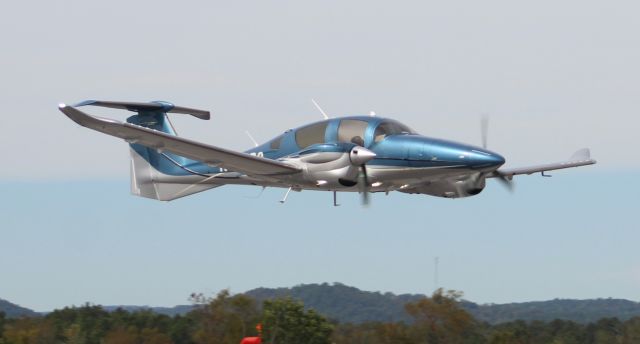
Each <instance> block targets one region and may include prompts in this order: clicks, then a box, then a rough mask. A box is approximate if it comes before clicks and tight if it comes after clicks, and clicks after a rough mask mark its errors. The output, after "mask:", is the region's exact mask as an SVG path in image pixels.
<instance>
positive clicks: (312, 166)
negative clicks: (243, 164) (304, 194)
mask: <svg viewBox="0 0 640 344" xmlns="http://www.w3.org/2000/svg"><path fill="white" fill-rule="evenodd" d="M375 156H376V154H375V153H374V152H372V151H370V150H368V149H366V148H364V147H362V146H358V145H355V144H352V143H320V144H316V145H312V146H309V147H307V148H305V149H303V150H302V151H300V152H298V153H296V154H293V155H291V156H289V157H287V158H285V159H284V160H285V161H287V162H289V163H292V164H295V165H296V166H298V167H300V168H302V170H303V176H304V180H305V182H306V183H309V184H314V185H316V186H317V187H320V188H324V189H332V190H335V189H341V188H349V187H353V186H355V185H356V184H357V183H358V173H359V171H360V168H361V166H362V165H364V164H365V163H367V162H368V161H370V160H371V159H373V158H374V157H375Z"/></svg>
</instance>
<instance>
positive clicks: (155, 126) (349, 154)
mask: <svg viewBox="0 0 640 344" xmlns="http://www.w3.org/2000/svg"><path fill="white" fill-rule="evenodd" d="M87 105H93V106H102V107H108V108H116V109H126V110H129V111H132V112H135V113H136V114H135V115H133V116H131V117H129V118H127V121H126V123H122V122H118V121H115V120H111V119H106V118H101V117H94V116H91V115H88V114H86V113H84V112H82V111H80V110H78V108H79V107H82V106H87ZM59 109H60V111H62V112H63V113H64V114H65V115H67V116H68V117H69V118H71V119H72V120H73V121H75V122H76V123H78V124H80V125H81V126H84V127H87V128H90V129H93V130H97V131H99V132H102V133H105V134H108V135H112V136H115V137H119V138H121V139H124V140H125V141H126V142H128V143H129V147H130V154H131V192H132V193H133V194H135V195H138V196H142V197H147V198H152V199H157V200H161V201H170V200H173V199H176V198H180V197H184V196H187V195H191V194H194V193H197V192H200V191H204V190H207V189H211V188H215V187H218V186H222V185H226V184H242V185H257V186H262V187H282V188H287V189H288V190H287V192H286V194H285V196H284V198H283V200H282V201H281V202H283V203H284V201H285V200H286V198H287V196H288V195H289V192H290V191H291V190H294V191H301V190H321V191H332V192H333V201H334V205H337V203H336V192H360V193H361V194H362V198H363V203H364V204H367V203H368V193H369V192H386V193H388V192H390V191H399V192H404V193H410V194H427V195H432V196H438V197H447V198H459V197H467V196H473V195H477V194H479V193H480V192H481V191H482V190H483V189H484V188H485V180H486V179H487V178H496V179H497V180H498V181H501V182H503V183H504V184H505V185H506V186H507V187H509V188H510V189H511V185H512V184H511V180H512V178H513V176H515V175H520V174H532V173H536V172H540V173H541V174H542V175H543V176H544V175H545V174H544V172H546V171H551V170H557V169H563V168H569V167H578V166H584V165H591V164H595V163H596V161H595V160H593V159H591V158H590V154H589V150H588V149H586V148H585V149H581V150H579V151H577V152H576V153H574V154H573V155H572V156H571V158H569V160H567V161H563V162H559V163H552V164H544V165H536V166H530V167H523V168H512V169H500V167H501V166H502V165H503V164H504V162H505V159H504V158H503V157H502V156H500V155H499V154H496V153H494V152H491V151H489V150H487V149H486V132H487V129H486V128H487V126H486V121H485V122H483V126H482V128H483V129H482V138H483V139H482V141H483V148H478V147H474V146H470V145H466V144H461V143H456V142H451V141H445V140H440V139H434V138H429V137H426V136H422V135H419V134H417V133H416V132H414V131H413V130H411V129H410V128H409V127H407V126H405V125H404V124H402V123H400V122H398V121H395V120H393V119H387V118H381V117H375V116H351V117H341V118H329V117H328V116H326V114H324V112H322V113H323V115H324V116H325V120H323V121H320V122H316V123H312V124H308V125H305V126H302V127H299V128H296V129H290V130H287V131H285V132H284V133H283V134H281V135H279V136H277V137H276V138H274V139H272V140H270V141H268V142H266V143H264V144H262V145H258V144H256V147H255V148H252V149H249V150H247V151H245V152H237V151H232V150H228V149H224V148H220V147H216V146H211V145H208V144H205V143H200V142H196V141H192V140H189V139H186V138H182V137H178V136H177V135H176V132H175V129H174V128H173V126H172V124H171V122H170V121H169V118H168V116H167V114H168V113H180V114H189V115H192V116H194V117H196V118H199V119H203V120H208V119H209V118H210V113H209V112H208V111H204V110H197V109H192V108H186V107H181V106H175V105H173V104H171V103H168V102H162V101H155V102H150V103H132V102H112V101H97V100H88V101H84V102H81V103H79V104H77V105H74V106H69V105H65V104H60V105H59ZM320 110H321V109H320ZM321 111H322V110H321Z"/></svg>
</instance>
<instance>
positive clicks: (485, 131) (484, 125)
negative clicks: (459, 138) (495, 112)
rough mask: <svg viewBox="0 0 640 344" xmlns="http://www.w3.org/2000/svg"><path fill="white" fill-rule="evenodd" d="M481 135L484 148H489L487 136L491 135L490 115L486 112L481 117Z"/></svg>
mask: <svg viewBox="0 0 640 344" xmlns="http://www.w3.org/2000/svg"><path fill="white" fill-rule="evenodd" d="M480 135H481V137H482V148H484V149H487V137H488V135H489V115H487V114H484V115H482V118H481V119H480Z"/></svg>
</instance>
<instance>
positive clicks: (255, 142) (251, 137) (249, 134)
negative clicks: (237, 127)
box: [244, 130, 258, 147]
mask: <svg viewBox="0 0 640 344" xmlns="http://www.w3.org/2000/svg"><path fill="white" fill-rule="evenodd" d="M244 132H245V134H247V136H249V140H251V142H253V144H254V145H256V147H258V141H256V140H255V139H254V138H253V136H251V133H250V132H249V130H245V131H244Z"/></svg>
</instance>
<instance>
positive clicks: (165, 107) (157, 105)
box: [74, 100, 211, 120]
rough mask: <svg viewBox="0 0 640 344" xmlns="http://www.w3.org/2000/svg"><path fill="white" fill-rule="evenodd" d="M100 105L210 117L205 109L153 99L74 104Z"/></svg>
mask: <svg viewBox="0 0 640 344" xmlns="http://www.w3.org/2000/svg"><path fill="white" fill-rule="evenodd" d="M87 105H91V106H101V107H107V108H112V109H123V110H129V111H134V112H166V113H182V114H187V115H191V116H194V117H196V118H200V119H204V120H208V119H210V118H211V113H210V112H209V111H206V110H198V109H192V108H187V107H184V106H175V105H173V104H172V103H169V102H164V101H153V102H149V103H141V102H112V101H103V100H85V101H83V102H80V103H78V104H76V105H74V106H76V107H78V106H87Z"/></svg>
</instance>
